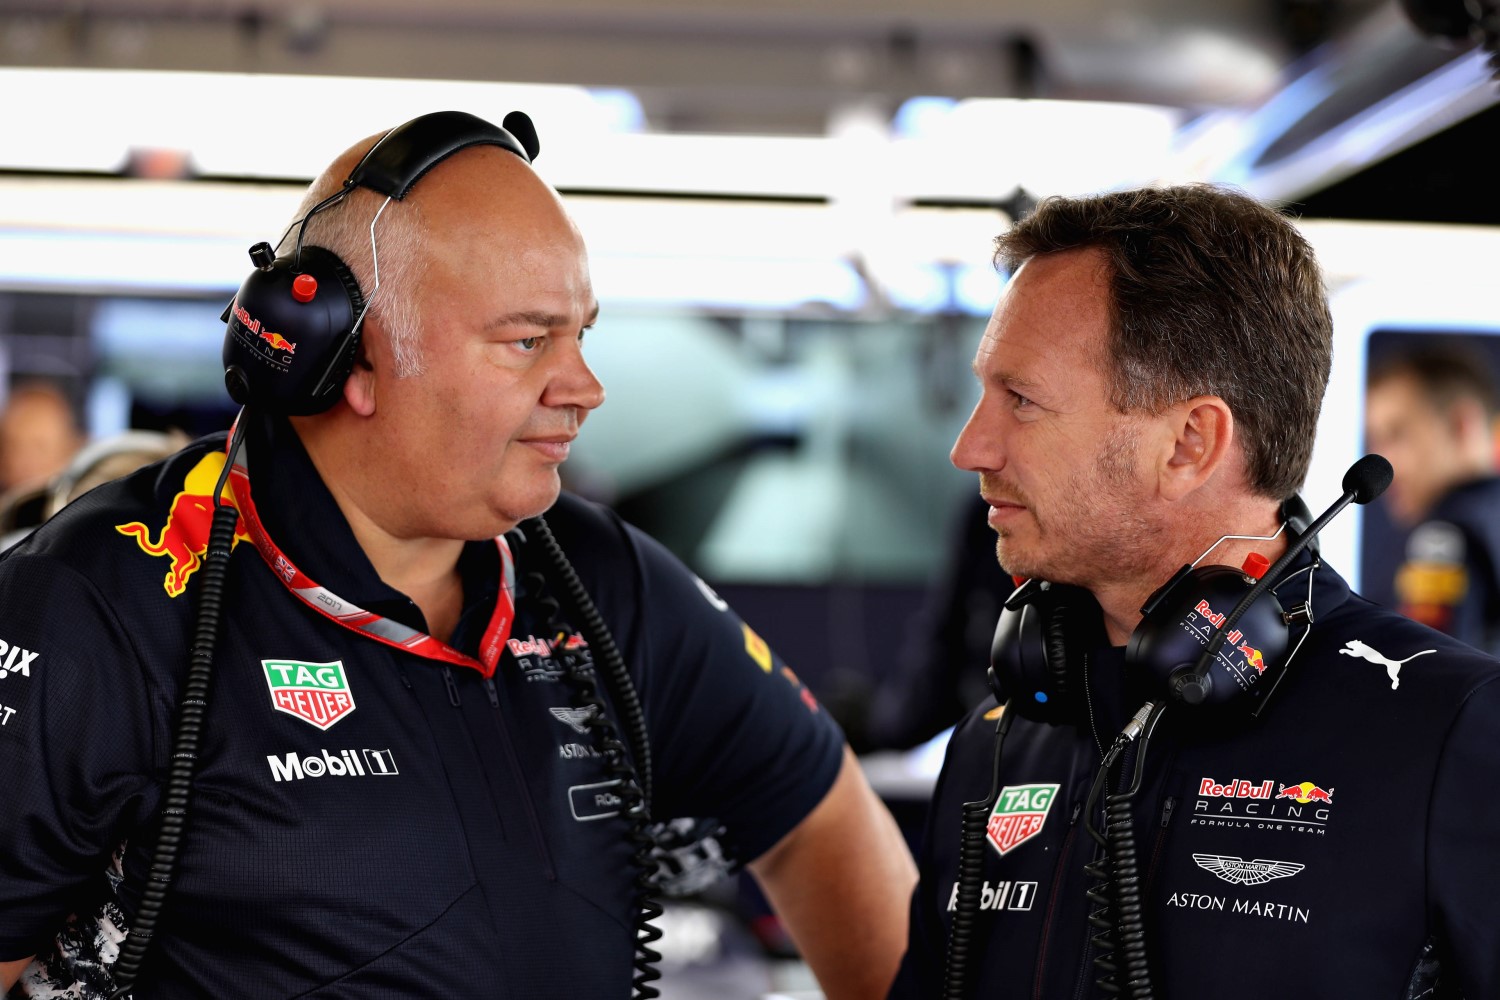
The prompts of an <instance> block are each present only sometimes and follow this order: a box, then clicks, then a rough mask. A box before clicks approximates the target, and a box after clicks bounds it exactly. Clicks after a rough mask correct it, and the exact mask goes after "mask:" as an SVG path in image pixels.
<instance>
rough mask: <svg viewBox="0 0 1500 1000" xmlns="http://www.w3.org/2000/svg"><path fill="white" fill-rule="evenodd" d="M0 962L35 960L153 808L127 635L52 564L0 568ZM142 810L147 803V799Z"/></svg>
mask: <svg viewBox="0 0 1500 1000" xmlns="http://www.w3.org/2000/svg"><path fill="white" fill-rule="evenodd" d="M0 706H3V707H0V775H3V776H4V777H3V779H0V789H3V791H0V803H3V804H0V960H5V961H11V960H15V959H18V958H25V957H27V956H29V955H32V954H34V953H36V952H38V951H41V950H44V949H45V948H46V946H47V945H48V944H49V943H50V942H51V940H52V938H53V937H54V935H55V934H56V933H57V931H58V930H59V929H60V927H61V925H62V923H63V921H64V919H65V918H66V917H67V915H68V914H69V913H70V912H72V911H73V910H74V909H75V908H76V907H77V906H78V904H79V903H80V896H79V893H80V891H81V890H82V889H83V888H84V887H85V885H86V884H87V883H89V882H91V881H95V882H97V881H99V880H100V879H101V876H102V874H103V872H104V870H105V868H106V866H107V865H108V864H109V861H110V858H111V857H112V855H113V852H114V851H115V849H116V848H118V847H119V845H120V843H121V842H122V841H123V840H124V839H125V837H126V835H127V834H126V831H127V830H129V829H130V828H131V825H132V824H133V823H135V822H139V821H140V820H141V819H142V818H143V817H144V816H147V815H149V813H150V809H151V808H152V807H154V804H155V789H154V788H153V787H152V783H151V781H150V773H151V767H152V761H153V760H154V759H155V756H156V747H155V743H156V735H155V734H154V732H153V726H152V724H151V721H150V708H149V698H148V695H147V693H146V691H145V690H144V685H143V680H142V674H141V669H140V660H139V658H138V656H137V654H136V651H135V648H134V644H133V642H132V640H131V638H130V634H129V630H128V629H127V628H126V627H125V626H124V625H123V624H122V623H121V622H120V621H118V620H117V619H116V617H115V615H114V613H113V611H112V609H111V608H110V606H109V604H108V602H107V601H106V600H105V598H104V596H103V595H102V594H101V593H100V592H99V591H98V589H97V588H95V587H94V586H93V585H92V584H91V583H90V582H89V581H88V580H86V579H84V578H83V577H82V576H80V575H79V574H78V573H76V572H74V571H73V570H71V569H67V568H64V567H62V566H61V565H59V564H57V563H56V562H55V561H53V560H51V559H48V558H45V557H36V556H26V555H20V554H14V555H12V556H11V557H10V558H7V559H5V560H4V561H0ZM148 799H149V800H150V801H147V800H148Z"/></svg>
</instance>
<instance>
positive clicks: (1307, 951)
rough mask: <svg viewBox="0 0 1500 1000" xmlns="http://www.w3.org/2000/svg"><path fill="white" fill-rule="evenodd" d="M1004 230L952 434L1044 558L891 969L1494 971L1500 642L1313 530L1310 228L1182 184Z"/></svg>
mask: <svg viewBox="0 0 1500 1000" xmlns="http://www.w3.org/2000/svg"><path fill="white" fill-rule="evenodd" d="M998 246H999V253H998V255H997V257H998V261H999V262H1000V263H1001V264H1003V265H1004V266H1006V267H1007V268H1010V269H1013V270H1014V276H1013V277H1012V279H1011V281H1010V283H1009V286H1008V287H1007V289H1006V291H1005V293H1004V295H1003V296H1002V298H1001V300H1000V302H999V304H998V305H997V306H996V309H995V314H994V317H993V318H992V319H991V321H990V325H989V327H988V329H987V330H986V332H985V335H984V338H983V340H982V342H981V344H980V347H979V350H978V353H977V356H976V358H975V361H974V371H975V374H976V376H977V377H978V379H979V382H980V385H981V397H980V400H979V403H978V404H977V405H976V407H975V409H974V412H973V414H972V415H971V417H970V418H969V422H968V424H967V425H966V426H965V428H964V430H963V431H962V433H961V434H960V435H959V438H958V441H957V443H956V444H955V445H954V448H953V456H952V457H953V461H954V464H955V465H958V466H959V467H960V468H963V469H968V470H972V471H974V472H977V473H978V474H979V490H980V493H981V495H982V496H983V497H984V498H985V500H986V501H987V503H988V504H989V506H990V513H989V518H988V519H989V523H990V526H991V527H992V528H993V529H994V530H995V532H996V534H997V535H998V541H997V546H996V555H997V557H998V558H999V561H1000V562H1001V563H1002V564H1003V565H1004V566H1005V567H1006V568H1007V569H1009V570H1011V571H1012V572H1015V573H1018V574H1021V575H1024V576H1026V577H1029V578H1030V579H1029V580H1028V582H1027V584H1026V585H1025V586H1024V587H1023V588H1021V589H1020V590H1018V591H1017V593H1016V594H1015V595H1013V597H1012V598H1011V602H1010V603H1011V604H1013V605H1015V606H1016V607H1015V609H1014V610H1012V611H1007V613H1006V615H1005V616H1002V624H1001V629H1000V631H999V633H998V638H997V644H996V645H997V648H996V683H995V687H996V691H997V695H998V699H997V700H987V701H986V702H985V703H983V704H981V705H980V706H979V707H978V708H977V709H976V710H975V711H974V712H973V713H971V714H970V715H969V716H968V718H966V719H965V720H964V721H963V722H962V723H960V724H959V726H958V728H957V730H956V731H955V734H954V737H953V739H952V741H951V743H950V744H949V748H948V755H947V759H946V762H945V764H944V768H943V774H942V776H941V778H940V780H939V783H938V787H937V790H936V793H935V796H934V801H933V805H932V808H931V811H930V813H929V821H928V828H927V831H926V834H925V837H924V841H923V855H922V858H921V865H920V870H921V881H920V883H919V885H918V888H917V891H916V893H915V894H914V896H913V901H912V936H911V941H910V944H909V948H908V951H907V954H906V957H905V959H904V960H903V965H902V969H901V972H900V974H899V975H898V977H897V982H896V985H895V987H894V989H893V992H892V996H894V997H901V998H907V997H935V996H939V995H942V996H944V997H952V998H956V997H964V996H975V997H978V996H1024V997H1030V998H1033V1000H1080V998H1089V1000H1104V998H1106V997H1110V996H1115V995H1123V996H1127V997H1146V996H1159V997H1167V998H1176V1000H1182V998H1194V1000H1196V998H1200V997H1213V998H1215V1000H1264V998H1266V997H1271V996H1281V997H1309V998H1311V997H1377V996H1380V997H1402V996H1408V997H1416V996H1428V995H1443V996H1446V995H1458V994H1459V993H1462V994H1463V995H1466V996H1469V997H1481V996H1484V997H1489V996H1496V995H1500V917H1497V916H1496V914H1495V910H1494V906H1493V899H1492V898H1491V897H1492V895H1493V891H1494V886H1496V885H1497V884H1500V852H1497V851H1495V850H1494V844H1495V843H1496V842H1497V838H1500V800H1497V797H1495V796H1489V795H1484V794H1480V793H1478V792H1476V791H1475V790H1476V789H1480V788H1486V787H1491V786H1492V785H1493V784H1494V782H1495V780H1496V779H1497V778H1500V742H1497V741H1496V740H1495V739H1494V735H1493V734H1494V732H1495V731H1496V729H1497V727H1500V683H1495V682H1496V681H1497V680H1500V664H1497V663H1496V662H1495V661H1494V660H1491V659H1490V658H1489V657H1487V656H1483V655H1481V654H1479V653H1477V652H1475V651H1474V650H1472V649H1470V648H1468V647H1466V646H1463V645H1461V644H1459V643H1456V642H1454V641H1453V640H1451V639H1449V638H1448V637H1445V636H1442V635H1440V634H1438V633H1436V632H1433V631H1431V630H1430V629H1427V628H1426V627H1424V626H1422V625H1419V624H1417V623H1414V622H1411V621H1409V620H1407V619H1405V618H1402V617H1401V616H1399V615H1396V614H1394V613H1392V612H1387V611H1384V610H1382V609H1379V608H1377V607H1375V606H1373V605H1371V604H1369V602H1366V601H1363V600H1362V599H1360V598H1358V597H1357V596H1355V595H1353V594H1351V593H1350V591H1349V588H1348V586H1347V585H1346V584H1345V583H1344V582H1343V581H1342V580H1341V579H1340V578H1339V577H1338V575H1337V574H1336V573H1335V572H1334V570H1333V569H1332V568H1331V567H1329V566H1327V565H1325V564H1324V563H1323V562H1322V560H1321V558H1320V557H1319V555H1318V554H1317V551H1316V547H1315V545H1308V546H1307V547H1303V546H1304V543H1305V542H1306V541H1308V540H1307V539H1306V538H1305V537H1304V535H1305V532H1306V531H1307V529H1308V527H1309V520H1308V516H1307V512H1306V508H1305V506H1304V505H1302V503H1301V502H1300V500H1298V499H1297V497H1296V496H1295V491H1296V490H1297V489H1298V488H1299V487H1300V486H1301V484H1302V481H1303V479H1304V477H1305V475H1306V473H1307V469H1308V466H1309V462H1310V459H1311V454H1312V439H1313V433H1314V428H1315V426H1316V422H1317V416H1318V411H1319V407H1320V402H1321V398H1322V393H1323V388H1324V385H1325V383H1326V380H1327V377H1328V373H1329V368H1330V363H1331V353H1330V344H1331V340H1332V326H1331V322H1330V318H1329V312H1328V307H1327V302H1326V299H1325V293H1324V291H1323V285H1322V280H1321V278H1320V275H1319V269H1318V266H1317V264H1316V262H1315V260H1314V259H1313V255H1312V253H1311V250H1310V249H1309V247H1308V246H1307V244H1306V242H1305V241H1304V240H1303V239H1302V237H1301V236H1300V235H1299V234H1298V232H1297V231H1296V229H1295V228H1294V227H1293V226H1292V225H1291V223H1289V222H1288V221H1287V220H1286V219H1285V218H1283V217H1282V216H1281V215H1279V214H1278V213H1277V212H1275V211H1273V210H1272V209H1270V208H1267V207H1265V206H1263V205H1260V204H1258V203H1257V202H1255V201H1254V200H1252V199H1250V198H1248V197H1246V196H1244V195H1241V194H1238V193H1234V192H1231V191H1226V190H1222V189H1217V188H1213V187H1208V186H1193V187H1178V188H1166V189H1160V190H1142V191H1128V192H1120V193H1114V194H1107V195H1102V196H1098V197H1090V198H1053V199H1049V200H1048V201H1045V202H1043V203H1042V205H1041V206H1040V207H1039V208H1038V209H1037V211H1036V213H1035V214H1034V215H1033V216H1031V217H1030V218H1028V219H1026V220H1024V221H1022V222H1020V223H1019V224H1017V225H1016V227H1015V228H1014V229H1012V230H1011V231H1010V232H1009V233H1007V234H1006V235H1005V236H1003V237H1001V238H1000V240H999V241H998ZM1283 555H1285V556H1286V557H1287V558H1286V561H1285V563H1284V565H1277V562H1278V560H1279V559H1280V558H1281V557H1282V556H1283ZM1204 557H1206V558H1204ZM1200 559H1201V560H1202V561H1201V563H1199V565H1198V566H1197V568H1195V569H1193V570H1191V571H1186V572H1181V571H1180V569H1179V568H1185V567H1186V565H1187V564H1189V563H1195V562H1198V561H1199V560H1200ZM1242 564H1243V565H1242ZM1267 577H1269V579H1267ZM1169 581H1170V582H1169ZM1256 581H1259V584H1257V582H1256ZM1260 584H1263V585H1264V586H1265V587H1266V588H1268V589H1267V590H1265V591H1259V592H1258V593H1263V594H1264V595H1265V596H1260V597H1259V598H1258V599H1257V600H1256V601H1255V602H1254V603H1253V604H1251V605H1249V606H1248V611H1245V612H1244V613H1243V617H1240V616H1239V615H1240V613H1239V612H1237V611H1236V610H1235V609H1236V608H1237V607H1238V605H1239V603H1240V601H1241V599H1242V598H1244V597H1246V596H1252V586H1259V585H1260ZM1271 594H1274V595H1275V597H1276V599H1277V601H1279V604H1278V605H1273V604H1272V603H1271V602H1270V595H1271ZM1283 609H1284V610H1283ZM1028 616H1029V617H1028ZM1216 642H1220V643H1222V645H1220V646H1218V647H1215V646H1214V643H1216ZM1418 657H1420V658H1418ZM1414 659H1415V662H1411V661H1412V660H1414ZM1200 660H1201V661H1202V670H1203V673H1202V674H1201V675H1200V673H1199V672H1198V667H1197V664H1198V663H1199V661H1200ZM1408 663H1410V666H1409V667H1407V666H1405V665H1406V664H1408ZM1403 667H1405V669H1403ZM1002 702H1003V704H1002ZM997 719H998V720H999V721H998V722H997V721H996V720H997ZM1434 990H1436V993H1435V994H1434V993H1432V991H1434Z"/></svg>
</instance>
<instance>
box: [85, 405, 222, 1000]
mask: <svg viewBox="0 0 1500 1000" xmlns="http://www.w3.org/2000/svg"><path fill="white" fill-rule="evenodd" d="M241 417H242V418H243V414H241ZM244 433H245V432H244V421H243V419H241V420H240V421H238V422H237V423H236V429H235V435H234V440H233V441H232V442H231V443H230V447H229V455H228V458H227V460H226V461H225V463H224V470H223V472H222V473H221V474H220V476H219V481H218V484H217V485H216V486H215V487H214V504H215V507H214V516H213V522H212V524H211V525H210V526H209V529H208V546H207V549H206V550H205V552H204V556H203V565H202V567H201V569H200V570H199V577H198V606H197V611H196V618H195V621H194V624H193V638H192V647H191V649H190V651H189V665H188V675H187V683H186V684H185V686H184V687H183V694H182V703H181V706H180V707H179V709H178V712H179V714H178V717H177V730H176V733H175V735H174V736H173V740H172V763H171V766H170V768H169V770H168V772H167V784H166V788H165V790H164V791H163V793H162V799H163V802H162V808H161V827H160V828H159V829H158V831H157V834H156V847H155V849H154V850H153V851H152V854H151V868H150V872H149V875H148V877H147V879H146V883H145V885H144V886H143V887H142V889H141V901H140V905H139V906H138V907H136V912H135V918H134V919H133V920H132V921H131V926H130V930H129V931H128V932H127V933H126V937H125V941H124V943H123V944H122V945H121V946H120V953H119V957H118V958H116V959H115V964H114V967H113V969H112V970H111V972H112V974H113V977H114V982H115V990H114V992H113V993H111V994H110V1000H125V998H127V997H129V996H130V995H131V992H130V991H131V988H132V987H133V986H134V985H135V980H136V977H137V976H139V975H140V971H141V962H142V960H143V959H144V958H145V956H146V949H147V948H149V947H150V946H151V937H152V935H153V934H155V933H156V925H157V923H158V921H159V920H160V919H161V913H162V908H163V905H164V904H165V902H166V898H167V890H168V889H170V888H171V885H172V877H173V874H174V873H175V871H176V869H177V853H178V851H179V850H181V848H182V841H183V837H184V834H185V832H186V830H187V818H188V802H189V798H190V797H191V793H192V789H193V773H194V772H195V771H196V770H197V768H198V747H199V744H200V742H201V737H202V734H203V720H204V717H205V716H206V715H207V714H208V682H209V679H210V677H211V676H212V674H213V661H214V647H215V646H216V645H217V644H218V641H219V623H220V621H221V620H222V615H223V610H224V588H225V583H226V581H227V577H228V572H229V555H230V553H231V552H232V551H233V549H234V531H235V526H236V525H237V524H238V523H239V518H240V514H239V511H237V510H235V509H234V507H232V506H230V505H229V504H225V503H221V502H220V498H221V497H222V496H223V493H224V484H225V482H226V481H227V480H228V478H229V469H230V467H231V466H232V465H233V464H234V460H235V456H236V454H237V453H238V452H239V447H240V444H241V442H242V441H243V440H244Z"/></svg>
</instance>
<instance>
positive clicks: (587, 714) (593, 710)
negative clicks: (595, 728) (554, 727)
mask: <svg viewBox="0 0 1500 1000" xmlns="http://www.w3.org/2000/svg"><path fill="white" fill-rule="evenodd" d="M547 711H549V712H551V713H552V715H553V718H555V719H557V721H558V722H561V723H564V724H566V725H568V726H571V727H572V728H573V729H574V730H576V731H577V732H580V733H582V734H583V735H585V736H587V735H588V733H589V727H588V723H589V720H590V719H592V718H593V717H594V716H595V715H596V714H598V712H599V708H598V706H596V705H585V706H584V707H583V708H549V709H547Z"/></svg>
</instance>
